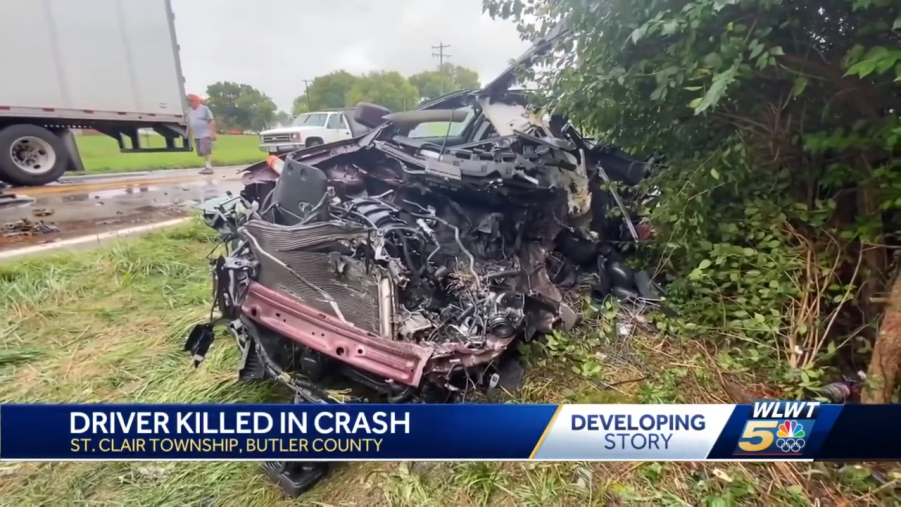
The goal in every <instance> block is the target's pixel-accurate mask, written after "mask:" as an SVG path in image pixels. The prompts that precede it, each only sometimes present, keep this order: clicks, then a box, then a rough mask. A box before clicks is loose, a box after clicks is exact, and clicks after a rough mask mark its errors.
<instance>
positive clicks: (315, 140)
mask: <svg viewBox="0 0 901 507" xmlns="http://www.w3.org/2000/svg"><path fill="white" fill-rule="evenodd" d="M320 144H322V139H319V138H318V137H311V138H309V139H307V148H309V147H310V146H319V145H320Z"/></svg>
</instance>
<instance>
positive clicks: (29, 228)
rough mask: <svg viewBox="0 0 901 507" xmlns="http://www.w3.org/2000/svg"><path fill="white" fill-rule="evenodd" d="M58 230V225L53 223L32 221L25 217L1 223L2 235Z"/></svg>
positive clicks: (48, 232)
mask: <svg viewBox="0 0 901 507" xmlns="http://www.w3.org/2000/svg"><path fill="white" fill-rule="evenodd" d="M54 232H59V227H57V226H56V224H53V223H46V222H44V221H40V220H39V221H37V222H35V221H32V220H29V219H27V218H23V219H21V220H17V221H15V222H7V223H6V224H4V225H3V237H7V238H11V237H18V236H34V235H37V234H51V233H54Z"/></svg>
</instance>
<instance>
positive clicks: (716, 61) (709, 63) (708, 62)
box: [704, 53, 723, 69]
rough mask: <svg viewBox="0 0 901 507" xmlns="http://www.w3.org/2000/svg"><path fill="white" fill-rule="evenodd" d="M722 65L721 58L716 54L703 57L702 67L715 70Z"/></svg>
mask: <svg viewBox="0 0 901 507" xmlns="http://www.w3.org/2000/svg"><path fill="white" fill-rule="evenodd" d="M722 65H723V58H722V57H721V56H720V55H719V54H718V53H710V54H708V55H707V56H705V57H704V66H705V67H710V68H712V69H717V68H719V67H720V66H722Z"/></svg>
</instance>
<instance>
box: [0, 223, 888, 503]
mask: <svg viewBox="0 0 901 507" xmlns="http://www.w3.org/2000/svg"><path fill="white" fill-rule="evenodd" d="M213 247H214V237H213V235H212V232H211V231H209V230H208V229H206V228H205V227H204V226H202V225H201V224H199V223H197V222H195V223H192V224H190V225H187V226H184V227H179V228H174V229H170V230H166V231H163V232H158V233H154V234H152V235H149V236H146V237H144V238H140V239H131V240H123V241H121V242H118V243H115V244H113V245H111V246H107V247H104V248H101V249H97V250H93V251H79V252H75V253H65V254H49V255H47V256H43V257H35V258H32V259H28V260H24V261H20V262H16V263H4V264H0V403H4V402H26V403H37V402H66V403H74V402H148V403H154V402H159V403H163V402H188V403H196V402H214V403H215V402H251V403H252V402H264V401H269V402H284V401H286V400H288V399H289V396H288V394H287V393H286V392H285V391H284V390H283V389H281V388H280V387H278V386H276V385H270V384H265V383H264V384H250V383H238V382H237V381H236V371H235V367H236V365H237V361H238V357H237V354H236V351H235V347H233V346H232V343H230V342H229V340H227V339H222V340H219V341H217V342H216V343H215V344H214V345H213V347H212V349H211V352H210V354H209V355H208V356H207V360H206V361H205V362H204V364H203V365H202V366H201V367H200V368H198V369H194V368H193V367H191V365H190V360H189V358H188V357H187V355H186V354H184V353H183V352H181V345H182V343H183V338H184V335H185V332H186V331H187V330H188V329H189V328H190V327H191V326H192V325H193V324H194V323H196V322H197V321H200V320H202V319H204V318H205V316H206V315H208V313H209V308H210V306H209V304H210V297H211V296H210V278H209V272H208V266H207V265H206V261H205V256H206V254H207V253H208V252H210V250H211V249H212V248H213ZM597 322H599V323H598V324H597V325H595V326H589V328H588V329H587V330H586V331H585V332H584V333H583V334H582V335H580V336H578V337H562V336H558V337H557V338H556V339H555V340H554V341H553V342H552V343H551V344H550V345H549V352H547V355H546V356H545V357H544V358H542V357H541V356H534V357H532V359H530V360H531V361H532V363H533V365H532V366H530V368H529V369H528V373H527V384H526V386H525V388H524V389H523V391H522V392H521V393H520V394H519V395H518V396H517V397H518V401H533V402H537V401H543V402H552V403H557V402H570V403H590V402H595V403H623V402H631V403H650V402H657V403H668V402H717V401H720V402H732V400H731V399H730V398H729V395H727V394H726V391H725V390H724V388H723V384H724V378H723V377H724V376H727V375H726V374H724V373H723V372H721V371H720V369H719V368H718V367H717V365H716V363H715V361H713V359H712V358H711V356H710V355H709V354H707V353H706V352H705V351H704V350H703V349H701V348H700V347H699V346H697V345H693V344H685V345H681V344H677V343H673V342H672V340H669V339H666V338H664V337H655V336H647V337H638V336H636V337H632V338H630V339H628V340H623V339H621V338H617V337H613V338H610V339H608V338H606V336H607V328H606V327H605V326H604V325H603V324H601V323H600V322H602V321H597ZM586 358H591V359H590V360H591V361H593V363H592V364H597V365H599V366H600V368H599V371H596V370H597V369H596V368H585V367H584V364H585V360H586ZM578 365H582V366H581V367H579V366H578ZM586 371H587V372H588V373H585V372H586ZM728 380H729V379H726V381H728ZM617 382H621V383H619V384H617ZM732 383H733V384H735V383H737V384H738V385H742V386H743V389H746V390H750V391H752V393H751V394H753V395H755V396H757V395H760V394H761V391H760V389H761V388H760V386H755V385H753V384H750V383H748V382H742V381H741V380H740V379H735V378H733V379H732ZM733 389H734V386H733ZM460 431H478V422H477V421H474V422H473V424H471V425H468V426H466V427H461V428H460ZM869 471H870V467H856V466H853V465H847V466H843V467H839V466H832V465H826V464H815V465H804V466H800V465H799V466H794V465H790V464H779V465H758V464H747V465H735V464H728V463H709V464H699V463H354V464H345V465H341V466H339V467H338V468H337V470H336V471H335V473H334V474H333V475H331V476H330V477H329V478H328V479H327V480H326V481H325V482H323V483H320V484H319V485H317V486H316V488H314V489H313V490H312V491H311V492H309V493H308V494H307V495H305V496H304V497H302V498H301V499H300V500H298V501H288V500H286V499H284V498H283V497H282V496H281V494H280V492H279V490H278V489H277V488H276V487H275V486H273V485H271V484H270V483H269V482H268V481H267V480H266V479H265V478H264V477H263V475H262V474H261V473H260V471H259V468H258V466H257V464H255V463H56V464H31V463H0V506H4V507H5V506H10V507H12V506H31V505H60V506H69V505H72V506H75V505H79V506H83V505H117V506H118V505H121V506H126V505H127V506H129V507H132V506H170V505H171V506H173V507H175V506H182V505H213V506H232V505H235V506H238V505H260V506H268V505H319V506H322V505H358V506H364V505H365V506H371V505H386V506H389V505H390V506H441V505H503V506H513V505H517V506H519V505H521V506H536V507H537V506H577V505H673V506H675V505H704V506H724V507H725V506H728V505H814V502H816V501H819V502H820V503H819V504H820V505H842V504H844V505H892V504H895V505H897V498H893V497H892V496H891V493H892V491H893V490H892V488H893V487H894V486H897V484H898V481H899V480H901V475H899V474H898V473H897V471H891V470H886V471H885V475H886V476H887V477H888V478H889V479H890V480H891V481H893V483H891V484H890V485H889V486H888V487H886V486H882V487H880V486H879V485H878V484H876V483H874V482H873V481H872V480H871V479H870V474H869ZM816 499H819V500H816ZM893 502H894V503H893Z"/></svg>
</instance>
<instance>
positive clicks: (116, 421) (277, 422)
mask: <svg viewBox="0 0 901 507" xmlns="http://www.w3.org/2000/svg"><path fill="white" fill-rule="evenodd" d="M556 410H557V406H556V405H489V404H485V405H481V404H479V405H476V404H457V405H419V404H415V405H414V404H411V405H3V406H2V407H0V460H4V461H6V460H29V461H62V460H72V461H90V460H111V461H125V460H148V461H151V460H195V459H204V460H210V461H216V460H229V459H233V460H247V461H284V460H299V461H303V460H315V461H356V460H359V461H370V460H407V459H436V460H478V459H491V460H515V459H528V458H529V456H530V454H531V453H532V451H533V450H534V448H535V445H536V444H537V443H538V441H539V440H540V439H541V435H542V434H543V433H544V431H545V428H547V426H548V423H549V422H550V421H551V418H552V417H553V415H554V413H555V412H556Z"/></svg>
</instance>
